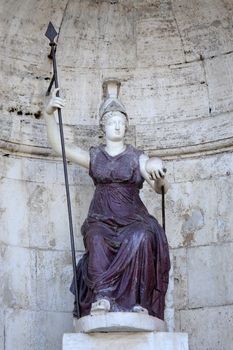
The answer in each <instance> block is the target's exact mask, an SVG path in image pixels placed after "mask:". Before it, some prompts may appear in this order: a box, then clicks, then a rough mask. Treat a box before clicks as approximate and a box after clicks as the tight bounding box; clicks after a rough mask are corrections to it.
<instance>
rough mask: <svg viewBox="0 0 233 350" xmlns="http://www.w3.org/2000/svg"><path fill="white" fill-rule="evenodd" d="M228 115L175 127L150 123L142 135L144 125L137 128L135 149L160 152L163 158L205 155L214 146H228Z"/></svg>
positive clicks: (183, 123)
mask: <svg viewBox="0 0 233 350" xmlns="http://www.w3.org/2000/svg"><path fill="white" fill-rule="evenodd" d="M232 115H233V113H228V114H221V115H218V116H215V117H209V118H203V119H202V120H201V122H200V120H199V119H198V118H196V119H193V120H184V121H181V122H179V123H178V122H177V121H176V122H174V123H168V122H163V123H154V125H151V128H150V129H148V130H147V132H146V133H145V129H146V125H145V124H141V125H138V126H137V128H136V139H137V146H138V147H140V148H142V149H144V150H147V149H149V150H150V149H153V150H159V151H161V150H164V154H165V155H175V154H179V153H181V154H182V153H185V152H187V153H189V152H195V151H196V152H198V151H205V150H208V149H215V148H216V145H219V146H220V145H223V146H224V145H225V146H227V145H229V146H230V144H231V141H232V140H231V139H232V133H233V127H232V123H231V118H232ZM155 134H156V137H155ZM224 140H226V141H224ZM212 143H214V146H213V145H212ZM214 147H215V148H214Z"/></svg>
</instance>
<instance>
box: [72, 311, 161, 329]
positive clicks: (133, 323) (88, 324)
mask: <svg viewBox="0 0 233 350" xmlns="http://www.w3.org/2000/svg"><path fill="white" fill-rule="evenodd" d="M74 329H75V331H76V332H83V333H91V332H146V331H147V332H148V331H151V332H153V331H158V332H164V331H165V330H166V329H165V322H164V321H162V320H160V319H159V318H157V317H153V316H149V315H147V314H140V313H134V312H107V313H102V314H99V315H93V316H91V315H89V316H84V317H81V318H80V319H74Z"/></svg>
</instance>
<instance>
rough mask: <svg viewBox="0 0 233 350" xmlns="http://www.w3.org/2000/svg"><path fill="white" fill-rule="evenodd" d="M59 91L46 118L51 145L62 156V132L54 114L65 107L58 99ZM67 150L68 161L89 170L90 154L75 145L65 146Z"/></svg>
mask: <svg viewBox="0 0 233 350" xmlns="http://www.w3.org/2000/svg"><path fill="white" fill-rule="evenodd" d="M57 91H58V89H55V90H54V92H53V94H52V98H51V100H50V101H49V104H48V105H47V107H46V109H45V113H44V116H45V122H46V127H47V134H48V140H49V143H50V145H51V147H52V148H53V150H54V151H55V152H56V153H57V154H59V155H62V149H61V141H60V131H59V126H58V124H57V122H56V120H55V116H54V112H55V111H56V110H57V109H58V108H63V107H64V100H63V99H62V98H60V97H56V92H57ZM65 150H66V157H67V159H68V160H70V161H71V162H74V163H77V164H79V165H80V166H82V167H84V168H87V169H89V163H90V155H89V152H87V151H85V150H83V149H81V148H79V147H77V146H75V145H65Z"/></svg>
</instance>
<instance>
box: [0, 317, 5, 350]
mask: <svg viewBox="0 0 233 350" xmlns="http://www.w3.org/2000/svg"><path fill="white" fill-rule="evenodd" d="M4 329H5V328H4V311H3V310H1V311H0V350H5V349H4V342H5V334H4V333H5V332H4Z"/></svg>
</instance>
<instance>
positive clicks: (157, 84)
mask: <svg viewBox="0 0 233 350" xmlns="http://www.w3.org/2000/svg"><path fill="white" fill-rule="evenodd" d="M109 74H112V75H113V74H114V71H113V70H112V71H110V72H109ZM118 76H119V78H120V79H121V81H122V86H121V99H122V101H123V103H124V104H125V106H126V109H127V112H128V114H129V118H130V123H131V124H133V125H136V126H137V127H138V126H140V125H141V124H142V125H144V128H145V125H148V124H150V125H155V126H156V125H157V124H162V123H170V122H178V121H185V120H189V119H194V118H198V117H199V118H200V117H202V118H203V117H206V116H209V104H208V90H207V87H206V85H205V84H203V82H204V81H205V75H204V70H203V67H202V66H201V64H200V62H193V63H189V64H183V65H179V66H176V65H174V66H173V65H171V66H169V67H157V68H156V67H151V68H148V69H146V70H144V69H143V70H142V69H139V68H137V69H132V70H129V71H125V70H120V71H119V72H118ZM190 96H192V97H191V98H190ZM187 101H188V102H187ZM155 130H156V131H157V128H155ZM159 130H160V129H159ZM159 130H158V131H159ZM149 131H150V129H148V128H147V127H146V133H145V135H147V133H148V132H149ZM161 132H162V130H161ZM159 136H160V134H158V132H157V135H156V138H157V137H159ZM161 136H162V135H161ZM139 141H140V140H139Z"/></svg>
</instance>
